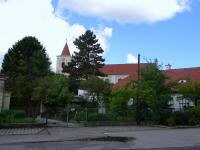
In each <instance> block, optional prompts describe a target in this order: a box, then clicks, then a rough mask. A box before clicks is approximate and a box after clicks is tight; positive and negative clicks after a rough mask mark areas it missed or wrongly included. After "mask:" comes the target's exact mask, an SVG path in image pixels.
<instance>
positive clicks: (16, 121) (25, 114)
mask: <svg viewBox="0 0 200 150" xmlns="http://www.w3.org/2000/svg"><path fill="white" fill-rule="evenodd" d="M38 116H39V108H38V107H37V108H36V107H34V108H17V109H16V108H15V109H11V110H4V111H1V112H0V128H4V127H33V126H41V125H44V124H45V119H39V118H37V117H38Z"/></svg>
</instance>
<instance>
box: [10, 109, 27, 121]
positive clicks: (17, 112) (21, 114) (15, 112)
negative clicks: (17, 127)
mask: <svg viewBox="0 0 200 150" xmlns="http://www.w3.org/2000/svg"><path fill="white" fill-rule="evenodd" d="M11 113H12V114H13V116H14V118H16V119H21V118H25V117H26V112H25V111H24V110H12V111H11Z"/></svg>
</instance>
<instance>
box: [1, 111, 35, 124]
mask: <svg viewBox="0 0 200 150" xmlns="http://www.w3.org/2000/svg"><path fill="white" fill-rule="evenodd" d="M30 122H33V118H28V117H27V115H26V112H25V111H24V110H6V111H3V112H0V123H30Z"/></svg>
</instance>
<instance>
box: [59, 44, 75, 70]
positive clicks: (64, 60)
mask: <svg viewBox="0 0 200 150" xmlns="http://www.w3.org/2000/svg"><path fill="white" fill-rule="evenodd" d="M70 61H71V55H70V51H69V47H68V44H67V41H66V43H65V46H64V48H63V50H62V53H61V55H59V56H57V63H56V73H62V70H63V68H62V65H63V64H65V65H67V64H68V63H69V62H70Z"/></svg>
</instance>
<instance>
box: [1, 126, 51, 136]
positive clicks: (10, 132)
mask: <svg viewBox="0 0 200 150" xmlns="http://www.w3.org/2000/svg"><path fill="white" fill-rule="evenodd" d="M38 134H49V132H48V130H47V129H46V128H17V129H11V128H8V129H0V136H3V135H38Z"/></svg>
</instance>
